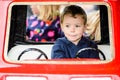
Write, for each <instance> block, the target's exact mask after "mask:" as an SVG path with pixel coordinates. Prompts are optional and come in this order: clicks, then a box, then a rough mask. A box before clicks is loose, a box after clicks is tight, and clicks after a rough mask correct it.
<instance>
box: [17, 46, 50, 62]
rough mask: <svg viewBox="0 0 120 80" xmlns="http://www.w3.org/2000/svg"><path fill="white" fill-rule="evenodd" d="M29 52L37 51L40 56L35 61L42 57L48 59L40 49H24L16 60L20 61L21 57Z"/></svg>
mask: <svg viewBox="0 0 120 80" xmlns="http://www.w3.org/2000/svg"><path fill="white" fill-rule="evenodd" d="M29 51H37V52H39V53H40V55H39V56H38V57H37V58H36V60H38V59H40V58H41V57H42V56H44V57H45V59H48V57H47V55H46V54H45V53H44V52H43V51H42V50H40V49H37V48H28V49H25V50H24V51H23V52H22V53H21V54H20V55H19V56H18V60H20V59H21V57H22V56H23V55H24V54H25V53H26V52H29Z"/></svg>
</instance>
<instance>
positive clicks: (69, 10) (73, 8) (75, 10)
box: [61, 5, 87, 24]
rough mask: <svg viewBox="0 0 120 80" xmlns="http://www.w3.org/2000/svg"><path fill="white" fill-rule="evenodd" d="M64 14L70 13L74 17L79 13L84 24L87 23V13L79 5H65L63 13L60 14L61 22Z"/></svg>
mask: <svg viewBox="0 0 120 80" xmlns="http://www.w3.org/2000/svg"><path fill="white" fill-rule="evenodd" d="M66 14H71V15H72V17H75V16H76V15H81V16H82V18H83V19H84V24H86V23H87V15H86V13H85V11H84V10H83V9H82V8H81V7H80V6H77V5H70V6H67V7H65V9H64V10H63V13H62V14H61V23H62V22H63V19H64V16H65V15H66Z"/></svg>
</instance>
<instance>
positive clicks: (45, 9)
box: [37, 5, 59, 21]
mask: <svg viewBox="0 0 120 80" xmlns="http://www.w3.org/2000/svg"><path fill="white" fill-rule="evenodd" d="M37 8H38V10H39V15H38V19H40V20H44V21H47V20H50V21H52V20H54V18H55V16H57V15H59V6H58V5H38V6H37Z"/></svg>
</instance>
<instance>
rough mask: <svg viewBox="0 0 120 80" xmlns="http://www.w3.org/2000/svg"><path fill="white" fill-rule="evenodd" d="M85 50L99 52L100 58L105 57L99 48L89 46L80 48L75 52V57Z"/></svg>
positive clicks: (103, 58) (104, 58)
mask: <svg viewBox="0 0 120 80" xmlns="http://www.w3.org/2000/svg"><path fill="white" fill-rule="evenodd" d="M86 50H87V51H89V50H92V51H97V52H98V53H99V56H100V55H101V56H102V60H106V57H105V55H104V53H103V52H102V51H101V50H100V49H96V48H91V47H88V48H82V49H80V50H79V51H78V52H77V53H76V56H75V58H77V57H78V56H79V54H81V52H84V51H86Z"/></svg>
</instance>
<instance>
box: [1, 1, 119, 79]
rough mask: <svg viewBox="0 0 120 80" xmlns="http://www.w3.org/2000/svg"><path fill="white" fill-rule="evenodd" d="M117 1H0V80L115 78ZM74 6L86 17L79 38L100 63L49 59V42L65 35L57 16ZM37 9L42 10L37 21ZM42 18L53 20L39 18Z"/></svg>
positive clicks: (117, 74) (117, 33) (117, 47)
mask: <svg viewBox="0 0 120 80" xmlns="http://www.w3.org/2000/svg"><path fill="white" fill-rule="evenodd" d="M118 3H119V1H118V0H62V1H61V0H32V1H31V0H1V1H0V25H1V26H0V30H1V31H0V34H1V38H0V52H1V53H0V57H1V58H0V80H21V79H23V80H28V79H29V80H61V79H63V80H120V65H119V64H120V60H119V57H120V54H119V52H120V49H119V47H120V43H119V40H120V38H119V32H120V31H119V25H120V23H119V18H120V15H119V11H120V6H119V4H118ZM73 4H74V5H78V6H81V7H82V8H83V9H84V10H85V12H86V13H87V18H88V22H87V28H86V30H85V32H84V36H85V37H89V38H90V39H92V40H93V41H95V42H96V43H97V45H98V48H99V53H100V54H99V56H100V60H97V59H88V58H85V59H81V58H74V59H51V49H52V46H53V45H54V42H55V41H56V39H58V38H60V37H63V36H64V34H63V33H62V31H61V28H60V14H61V12H62V11H63V9H64V8H65V7H66V6H67V5H73ZM37 9H39V10H40V12H41V13H40V14H41V15H40V16H39V17H38V12H37ZM50 10H52V12H51V13H50ZM47 15H52V16H49V17H47V18H46V17H44V16H47ZM37 17H38V18H37ZM39 19H41V21H40V20H39ZM42 20H43V21H42ZM53 23H54V24H53ZM28 25H30V27H32V28H31V29H30V28H29V26H28ZM34 26H36V27H37V29H36V28H33V27H34ZM41 26H42V28H40V27H41ZM43 26H44V27H43ZM51 26H53V27H51ZM38 35H39V36H38ZM79 52H80V51H79Z"/></svg>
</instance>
